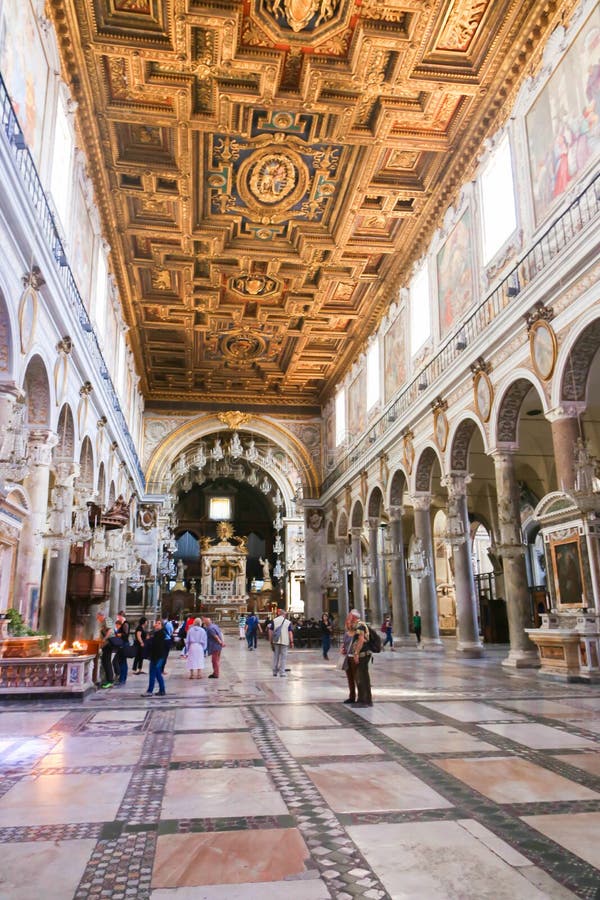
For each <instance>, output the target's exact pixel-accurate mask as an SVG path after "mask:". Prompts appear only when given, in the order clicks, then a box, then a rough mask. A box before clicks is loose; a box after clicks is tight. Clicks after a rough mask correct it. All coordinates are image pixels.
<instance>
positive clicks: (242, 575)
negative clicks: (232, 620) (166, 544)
mask: <svg viewBox="0 0 600 900" xmlns="http://www.w3.org/2000/svg"><path fill="white" fill-rule="evenodd" d="M247 557H248V547H247V544H246V538H245V537H237V536H236V535H235V534H234V531H233V526H232V525H230V524H229V522H219V524H218V525H217V540H216V541H213V540H212V539H211V538H208V537H205V538H202V540H201V554H200V559H201V571H202V575H201V579H200V598H199V599H200V603H201V606H202V608H203V609H207V610H211V609H213V608H214V610H215V611H218V612H219V613H220V617H221V618H223V617H226V618H227V617H229V616H231V617H234V616H235V615H236V614H238V613H240V612H242V611H245V610H246V605H247V602H248V594H247V592H246V561H247Z"/></svg>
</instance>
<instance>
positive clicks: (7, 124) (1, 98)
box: [0, 75, 145, 486]
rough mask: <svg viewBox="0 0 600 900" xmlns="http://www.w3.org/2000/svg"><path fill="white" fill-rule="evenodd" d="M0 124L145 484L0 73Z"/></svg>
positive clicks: (89, 354)
mask: <svg viewBox="0 0 600 900" xmlns="http://www.w3.org/2000/svg"><path fill="white" fill-rule="evenodd" d="M0 115H1V118H0V125H1V130H2V131H3V132H4V134H5V136H6V138H7V144H8V149H9V151H10V153H11V155H12V158H13V160H14V163H15V166H16V169H17V171H18V173H19V175H20V176H21V181H22V184H23V187H24V188H25V191H26V192H27V194H28V195H29V199H30V200H31V205H32V208H33V213H34V216H35V218H36V220H37V222H38V224H39V226H40V228H41V231H42V234H43V236H44V238H45V240H46V243H47V245H48V247H49V248H50V251H51V253H52V256H53V257H54V259H55V261H56V266H57V269H58V273H59V277H60V280H61V282H62V284H63V287H64V290H65V295H66V297H67V299H68V301H69V304H70V306H71V309H72V310H73V312H74V314H75V317H76V319H77V320H78V322H79V325H80V327H81V337H82V338H83V342H84V345H85V348H86V351H87V354H88V356H89V358H90V359H91V360H92V362H93V364H94V365H95V367H96V371H97V372H98V374H99V375H100V377H101V378H102V379H103V380H104V382H105V385H106V392H107V393H108V395H109V398H110V402H111V405H112V407H113V409H114V412H115V417H116V419H117V422H118V424H119V428H120V430H121V432H122V435H123V439H124V441H125V443H126V444H127V448H128V450H129V453H130V454H131V457H132V459H133V462H134V465H135V467H136V471H137V475H138V477H139V479H140V482H141V484H142V486H143V485H144V484H145V479H144V473H143V471H142V467H141V465H140V461H139V458H138V455H137V451H136V449H135V444H134V442H133V438H132V437H131V434H130V432H129V428H128V426H127V421H126V419H125V416H124V414H123V410H122V408H121V404H120V402H119V397H118V395H117V392H116V390H115V387H114V384H113V382H112V379H111V377H110V374H109V371H108V367H107V365H106V362H105V360H104V357H103V355H102V351H101V349H100V344H99V343H98V338H97V336H96V332H95V331H94V327H93V325H92V323H91V321H90V317H89V316H88V313H87V310H86V308H85V305H84V303H83V300H82V298H81V294H80V293H79V290H78V288H77V284H76V283H75V278H74V277H73V272H72V271H71V267H70V266H69V262H68V259H67V254H66V252H65V248H64V245H63V242H62V240H61V237H60V234H59V231H58V228H57V227H56V221H55V219H54V215H53V213H52V210H51V208H50V204H49V203H48V198H47V197H46V194H45V192H44V188H43V187H42V182H41V181H40V177H39V175H38V173H37V169H36V167H35V163H34V161H33V157H32V156H31V153H30V152H29V149H28V147H27V144H26V141H25V136H24V134H23V131H22V130H21V126H20V125H19V121H18V119H17V116H16V114H15V111H14V109H13V107H12V104H11V102H10V97H9V95H8V92H7V90H6V85H5V84H4V81H3V79H2V76H1V75H0Z"/></svg>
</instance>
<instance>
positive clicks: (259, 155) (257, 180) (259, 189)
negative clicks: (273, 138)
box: [238, 144, 309, 212]
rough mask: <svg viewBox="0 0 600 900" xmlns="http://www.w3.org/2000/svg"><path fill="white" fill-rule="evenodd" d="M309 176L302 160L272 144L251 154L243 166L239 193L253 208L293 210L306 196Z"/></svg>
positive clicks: (296, 154) (241, 167)
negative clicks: (291, 208)
mask: <svg viewBox="0 0 600 900" xmlns="http://www.w3.org/2000/svg"><path fill="white" fill-rule="evenodd" d="M308 180H309V173H308V170H307V167H306V164H305V163H304V161H303V160H302V157H301V156H300V155H299V154H298V153H295V152H294V151H293V150H290V149H289V148H287V147H286V148H282V147H281V146H280V145H276V144H272V145H270V146H268V147H263V148H262V149H261V150H257V151H255V152H254V153H252V154H251V156H250V157H249V158H248V159H246V160H245V161H244V162H243V163H242V165H241V166H240V171H239V181H238V190H239V192H240V196H241V197H242V198H243V199H244V200H245V201H246V203H248V205H249V206H254V207H256V206H257V205H258V206H259V207H261V208H262V209H263V210H264V211H265V212H267V211H268V210H282V209H290V207H292V206H293V205H294V204H295V203H298V201H299V200H300V199H301V197H303V195H304V194H305V192H306V187H307V184H308Z"/></svg>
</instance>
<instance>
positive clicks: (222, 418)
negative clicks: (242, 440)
mask: <svg viewBox="0 0 600 900" xmlns="http://www.w3.org/2000/svg"><path fill="white" fill-rule="evenodd" d="M217 419H218V420H219V422H222V423H223V425H227V427H228V428H230V429H231V431H237V429H238V428H241V427H242V426H243V425H248V423H249V422H250V421H251V419H252V416H251V415H250V414H249V413H243V412H240V411H239V410H236V411H235V412H233V411H231V412H224V413H217Z"/></svg>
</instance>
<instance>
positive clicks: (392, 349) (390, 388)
mask: <svg viewBox="0 0 600 900" xmlns="http://www.w3.org/2000/svg"><path fill="white" fill-rule="evenodd" d="M405 331H406V322H405V313H404V309H401V310H400V312H399V313H398V315H397V316H396V318H395V319H394V321H393V322H392V324H391V325H390V327H389V328H388V330H387V331H386V333H385V337H384V342H383V354H384V360H383V386H384V392H385V402H386V403H388V402H389V401H390V400H391V399H392V397H394V396H395V394H396V393H397V392H398V390H399V389H400V388H401V387H402V385H403V384H404V382H405V381H406V339H405Z"/></svg>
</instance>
